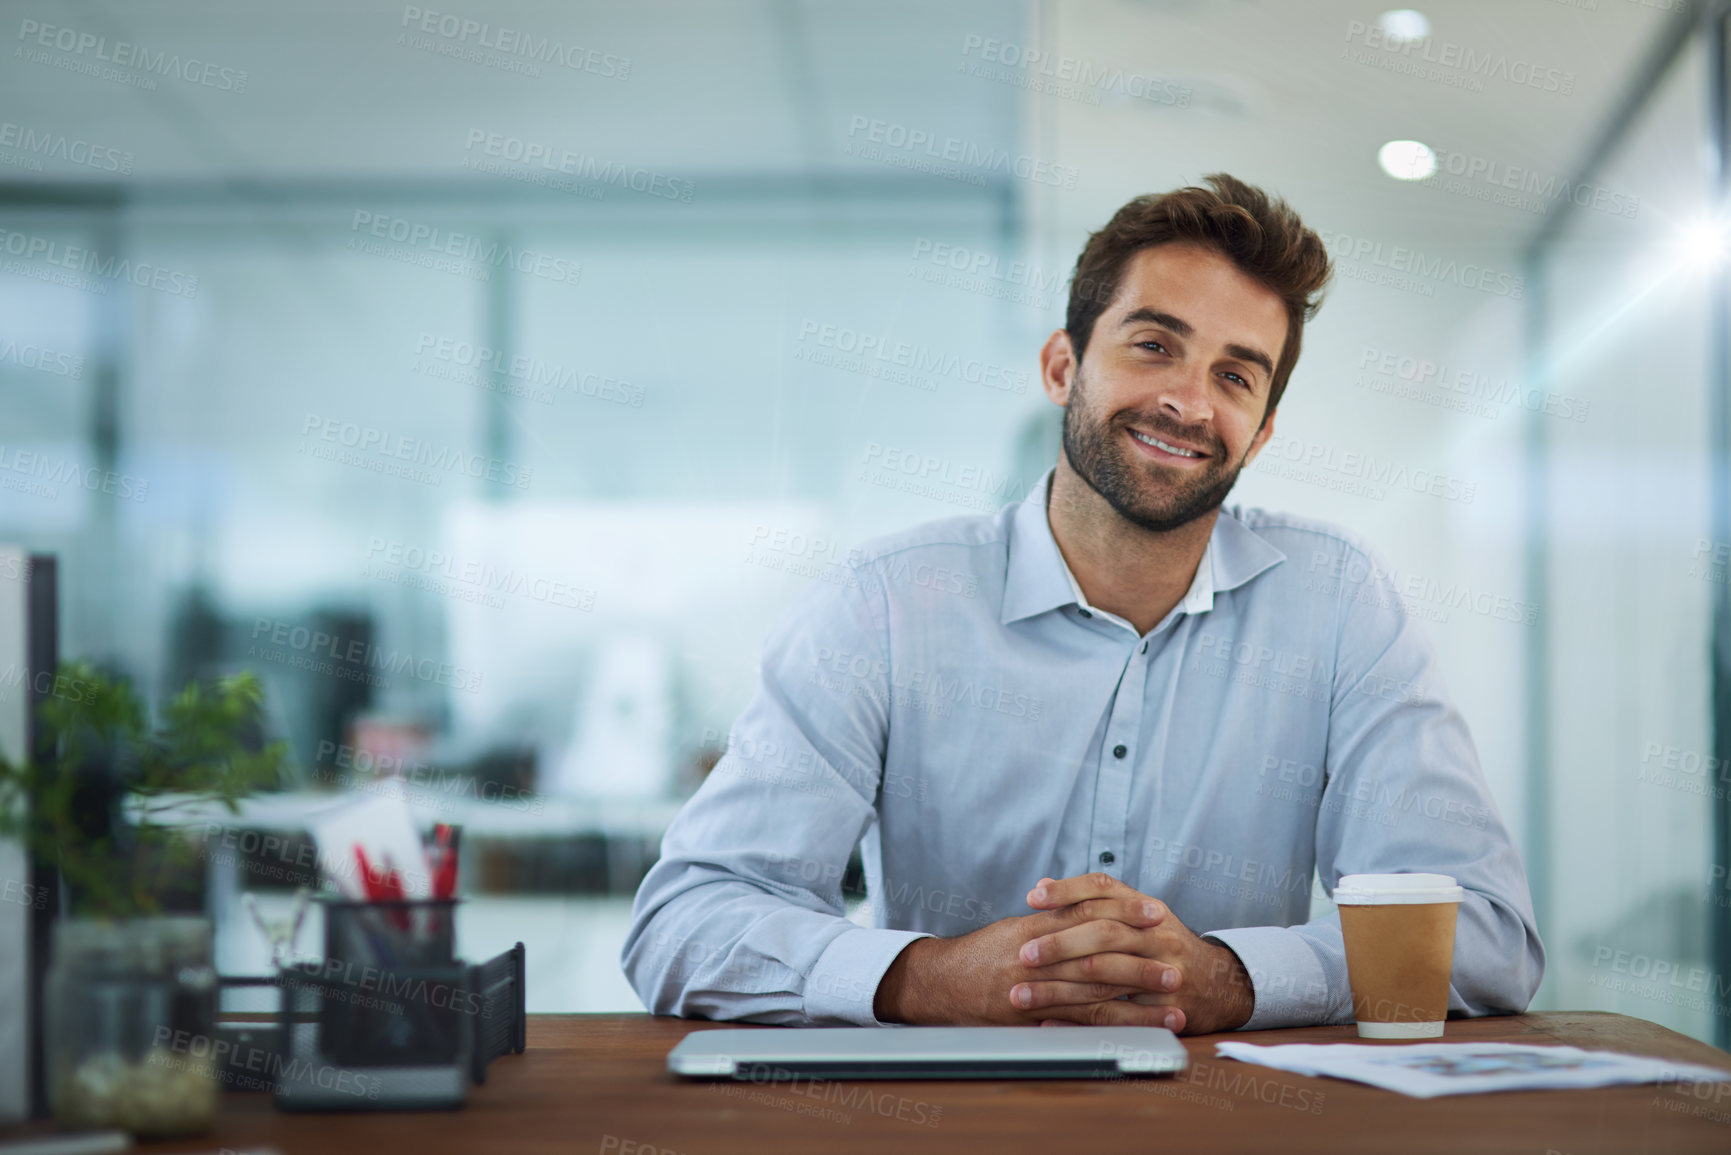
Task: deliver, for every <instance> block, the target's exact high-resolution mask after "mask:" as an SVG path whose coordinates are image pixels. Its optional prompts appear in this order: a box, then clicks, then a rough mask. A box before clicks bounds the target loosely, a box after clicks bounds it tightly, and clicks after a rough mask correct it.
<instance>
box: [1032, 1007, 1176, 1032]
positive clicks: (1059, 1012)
mask: <svg viewBox="0 0 1731 1155" xmlns="http://www.w3.org/2000/svg"><path fill="white" fill-rule="evenodd" d="M1040 1013H1041V1014H1042V1015H1043V1016H1044V1017H1043V1018H1042V1019H1041V1020H1040V1025H1041V1026H1042V1027H1047V1026H1069V1025H1071V1024H1072V1023H1080V1024H1081V1025H1082V1026H1085V1027H1165V1028H1166V1029H1167V1030H1169V1031H1174V1032H1176V1031H1182V1030H1183V1029H1184V1021H1185V1020H1184V1011H1183V1009H1182V1008H1180V1007H1147V1006H1143V1005H1142V1004H1140V1003H1133V1002H1128V1001H1126V1000H1124V999H1112V1000H1110V1001H1108V1002H1104V1003H1079V1004H1077V1005H1076V1006H1073V1007H1047V1008H1046V1009H1045V1010H1043V1011H1041V1012H1040Z"/></svg>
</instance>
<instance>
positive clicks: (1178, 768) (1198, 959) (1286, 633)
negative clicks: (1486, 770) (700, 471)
mask: <svg viewBox="0 0 1731 1155" xmlns="http://www.w3.org/2000/svg"><path fill="white" fill-rule="evenodd" d="M1206 184H1207V187H1205V188H1200V187H1192V188H1184V189H1179V190H1177V191H1175V192H1171V193H1167V194H1164V195H1161V196H1148V197H1139V198H1137V199H1136V200H1133V201H1131V202H1130V203H1129V204H1127V205H1125V206H1124V207H1123V208H1122V209H1120V210H1119V211H1118V213H1117V214H1116V215H1115V216H1114V217H1113V218H1112V220H1111V221H1110V222H1109V223H1108V224H1107V225H1106V227H1105V228H1104V229H1102V230H1101V231H1100V232H1098V233H1096V234H1094V235H1093V236H1092V237H1091V238H1090V239H1089V241H1088V244H1087V246H1086V247H1085V248H1084V250H1083V252H1082V255H1081V257H1080V259H1079V260H1078V261H1077V264H1076V272H1075V276H1074V277H1073V278H1072V281H1071V288H1070V301H1069V310H1068V313H1067V316H1066V319H1065V327H1064V328H1063V329H1061V330H1059V331H1057V332H1055V333H1053V334H1052V336H1051V337H1050V338H1049V339H1048V340H1047V341H1046V344H1045V346H1044V348H1043V349H1042V350H1041V352H1040V366H1041V380H1042V384H1043V386H1044V388H1045V391H1046V395H1047V396H1048V397H1049V398H1050V399H1051V400H1052V401H1053V402H1055V403H1056V404H1058V405H1061V406H1063V407H1064V437H1063V452H1062V454H1061V455H1060V457H1059V459H1058V461H1057V464H1056V466H1055V467H1054V468H1053V469H1052V470H1050V471H1048V472H1047V474H1046V475H1045V476H1044V477H1043V478H1042V479H1041V481H1040V483H1039V485H1038V487H1037V488H1036V489H1035V490H1034V492H1032V493H1031V494H1030V495H1029V496H1028V498H1027V499H1026V500H1025V501H1022V502H1020V503H1018V504H1015V505H1011V506H1008V507H1006V508H1005V509H1003V510H1002V511H1000V512H999V513H998V514H996V515H995V516H991V517H956V518H949V519H945V520H942V521H937V522H932V523H929V524H927V525H922V526H919V527H916V528H914V529H912V530H909V531H906V532H904V533H901V534H896V535H893V536H891V537H888V538H883V539H879V540H877V541H874V542H871V543H869V544H868V545H866V546H864V547H862V548H861V549H859V550H856V551H854V554H853V555H852V556H851V557H850V559H849V562H848V564H847V565H845V566H840V567H837V569H836V571H835V572H834V573H832V574H830V575H827V576H828V577H829V578H831V579H833V580H826V581H821V582H814V583H813V585H812V587H811V588H810V589H809V590H807V591H806V592H805V593H804V594H803V595H802V596H801V597H800V598H799V599H798V600H797V601H796V603H795V605H794V607H793V608H792V610H791V611H790V612H789V614H788V616H787V617H786V619H785V620H784V621H783V622H782V623H781V624H780V625H778V627H777V628H776V630H775V631H774V633H773V634H772V635H771V636H770V638H769V640H768V642H767V643H766V645H765V647H764V654H763V662H762V669H761V680H760V683H759V686H758V690H757V693H756V694H755V696H754V697H753V699H752V701H751V703H750V704H749V706H748V707H747V708H746V710H745V712H744V713H743V714H742V715H741V716H740V718H739V720H738V721H737V722H736V723H735V725H734V728H733V731H732V734H731V735H730V739H729V746H728V750H727V753H726V754H725V755H724V756H723V757H722V759H721V761H720V762H719V763H718V764H717V765H716V767H715V769H714V771H712V772H711V774H710V775H709V778H708V780H707V781H705V782H704V784H703V786H702V788H701V789H700V790H698V792H697V794H696V795H695V796H694V797H693V798H692V799H691V801H690V802H689V803H687V805H686V806H685V808H684V809H683V810H682V811H681V812H680V814H679V816H678V818H677V819H676V820H675V821H674V823H673V825H672V827H671V828H670V829H669V830H668V833H667V836H666V839H665V841H664V842H663V844H662V856H661V860H660V861H659V862H658V863H657V864H656V865H655V866H654V868H653V869H652V870H651V871H650V873H649V876H648V877H647V878H646V879H645V880H644V882H643V886H642V888H641V890H639V892H638V895H637V902H636V906H635V908H634V911H633V919H632V927H631V931H630V934H629V937H628V938H627V941H626V945H625V951H624V956H623V961H624V965H625V970H626V973H627V974H628V975H629V977H630V978H631V980H632V982H633V984H634V986H635V987H636V989H637V992H638V994H639V995H641V996H642V998H643V1001H644V1003H645V1004H646V1005H647V1006H648V1007H649V1008H650V1009H651V1010H653V1011H656V1012H657V1013H664V1014H681V1015H693V1016H703V1017H708V1018H725V1019H749V1020H754V1021H759V1022H773V1023H795V1024H807V1023H808V1024H848V1023H855V1024H867V1025H869V1024H877V1023H891V1022H911V1023H955V1024H990V1023H1005V1024H1010V1023H1041V1022H1079V1023H1095V1024H1113V1023H1122V1024H1137V1025H1146V1026H1167V1027H1171V1028H1172V1029H1174V1030H1180V1031H1184V1032H1187V1033H1202V1032H1210V1031H1222V1030H1232V1029H1235V1028H1241V1027H1248V1028H1262V1027H1281V1026H1296V1025H1304V1024H1312V1023H1329V1022H1345V1021H1349V1020H1350V1019H1351V1017H1352V1000H1351V992H1350V988H1349V986H1348V983H1347V973H1346V963H1345V956H1344V952H1343V949H1342V944H1341V935H1340V920H1339V916H1338V915H1335V914H1329V915H1327V916H1326V917H1321V918H1317V919H1310V918H1309V914H1310V894H1311V879H1312V875H1313V874H1315V875H1319V876H1320V878H1321V882H1322V884H1323V886H1324V887H1325V888H1326V889H1328V890H1329V891H1332V890H1333V888H1334V885H1335V883H1336V881H1337V880H1338V879H1339V877H1340V876H1341V875H1343V874H1353V873H1379V872H1402V871H1430V872H1436V873H1441V874H1452V875H1454V876H1455V877H1456V879H1457V880H1458V881H1459V882H1460V884H1461V885H1462V886H1463V887H1464V888H1465V891H1466V898H1465V900H1464V901H1463V902H1462V904H1461V907H1460V915H1459V923H1458V927H1457V932H1456V940H1455V959H1454V972H1453V976H1452V982H1451V986H1450V994H1449V1002H1450V1010H1451V1011H1452V1012H1453V1013H1456V1014H1498V1013H1502V1014H1507V1013H1515V1012H1518V1011H1521V1010H1524V1009H1525V1008H1526V1006H1527V1003H1528V1002H1529V1000H1530V999H1531V997H1532V994H1533V992H1534V990H1535V989H1536V988H1537V987H1538V984H1539V979H1540V977H1541V975H1542V974H1543V970H1544V949H1543V947H1542V946H1541V945H1540V942H1539V938H1538V933H1537V931H1536V929H1535V927H1534V923H1533V914H1532V903H1531V899H1530V897H1529V895H1528V891H1527V883H1526V877H1525V874H1524V872H1523V870H1522V867H1521V862H1520V859H1519V856H1518V855H1517V854H1516V852H1515V850H1514V847H1513V846H1512V844H1511V843H1510V841H1509V838H1508V834H1507V832H1506V830H1505V828H1504V827H1503V824H1502V822H1501V820H1500V819H1499V817H1498V816H1497V813H1496V809H1495V807H1494V805H1493V803H1492V800H1491V798H1490V795H1489V792H1488V791H1487V789H1486V787H1485V783H1484V780H1483V777H1482V775H1481V774H1480V772H1479V769H1478V765H1477V758H1476V755H1475V753H1474V750H1473V745H1472V740H1471V738H1470V737H1469V735H1468V733H1467V729H1466V725H1465V723H1464V722H1463V721H1462V719H1461V717H1460V715H1459V714H1458V713H1457V712H1456V711H1455V709H1454V708H1453V707H1452V706H1451V705H1450V703H1449V700H1448V697H1447V695H1446V692H1445V690H1444V688H1443V685H1442V682H1441V679H1440V677H1439V675H1438V673H1437V670H1436V660H1435V656H1434V653H1433V650H1432V647H1431V645H1430V642H1429V640H1428V639H1427V637H1426V636H1425V634H1424V631H1423V630H1422V629H1421V628H1420V626H1419V625H1418V623H1417V622H1416V621H1415V620H1414V619H1413V618H1412V617H1410V616H1409V615H1408V613H1407V611H1406V609H1405V607H1404V605H1403V603H1402V601H1401V597H1400V595H1399V592H1398V590H1396V589H1395V588H1394V585H1393V583H1392V582H1391V580H1390V579H1389V577H1388V571H1387V569H1386V568H1385V567H1383V566H1381V565H1379V564H1377V562H1376V561H1375V559H1374V557H1372V556H1371V555H1370V553H1369V552H1368V550H1367V549H1366V547H1365V546H1364V545H1362V544H1361V543H1359V542H1358V541H1357V540H1356V539H1355V538H1354V537H1352V536H1351V535H1350V534H1348V533H1346V532H1344V531H1341V530H1339V529H1336V528H1334V527H1332V526H1328V525H1325V524H1321V523H1318V522H1313V521H1309V520H1304V519H1300V518H1296V517H1290V516H1286V515H1281V514H1272V513H1267V512H1263V511H1258V510H1240V509H1232V510H1223V509H1222V503H1223V502H1224V501H1225V499H1226V496H1227V494H1228V493H1229V492H1230V490H1231V489H1232V486H1233V483H1234V482H1235V481H1236V480H1237V478H1238V475H1239V473H1240V472H1241V471H1242V470H1243V469H1244V468H1245V467H1246V466H1247V465H1248V464H1249V463H1250V462H1251V461H1253V460H1254V459H1255V457H1256V454H1257V452H1258V451H1259V450H1260V449H1261V448H1262V446H1263V445H1264V444H1265V443H1266V442H1267V440H1268V438H1269V437H1270V435H1271V434H1272V433H1273V430H1274V419H1275V412H1276V407H1277V406H1278V404H1279V402H1280V400H1281V396H1282V393H1283V392H1284V390H1285V388H1286V384H1287V380H1288V378H1289V377H1290V376H1291V374H1292V370H1293V366H1294V365H1295V364H1296V363H1297V361H1298V353H1299V346H1300V337H1301V335H1302V333H1303V327H1304V323H1305V321H1306V320H1308V319H1309V318H1310V317H1311V316H1312V315H1313V314H1314V312H1315V310H1316V307H1317V304H1318V301H1319V297H1320V293H1321V291H1322V288H1323V286H1324V285H1325V284H1326V282H1327V280H1328V277H1329V273H1330V269H1329V264H1328V258H1327V254H1326V251H1325V249H1324V247H1323V244H1322V242H1321V240H1320V239H1319V238H1318V237H1317V236H1316V234H1315V233H1313V232H1312V231H1310V230H1309V229H1307V228H1306V227H1305V226H1304V225H1303V224H1302V222H1300V221H1299V219H1298V217H1297V216H1296V215H1295V214H1294V213H1293V212H1292V210H1291V209H1289V208H1288V207H1287V206H1286V205H1285V204H1284V203H1281V202H1278V201H1272V200H1271V199H1270V198H1269V197H1267V196H1266V195H1265V194H1264V193H1262V192H1261V191H1260V190H1258V189H1255V188H1252V187H1250V186H1248V185H1246V184H1244V183H1242V182H1240V181H1238V180H1235V179H1233V178H1231V177H1228V176H1224V175H1215V176H1211V177H1209V178H1208V179H1207V182H1206ZM939 571H949V572H951V573H953V574H961V575H965V577H966V579H967V580H965V581H962V582H947V583H934V582H931V581H922V580H921V579H920V577H919V575H920V574H921V573H927V574H930V573H935V572H939ZM856 845H857V846H859V847H860V848H861V854H862V858H863V860H864V863H865V870H866V882H867V891H868V895H869V898H868V902H867V906H866V913H867V915H868V916H869V919H868V920H866V921H869V924H870V925H860V924H859V923H856V922H854V921H851V920H849V919H848V918H847V917H845V916H844V907H843V900H842V894H841V877H842V871H843V868H844V865H845V864H846V862H847V860H848V857H849V854H850V853H851V851H852V850H853V848H854V847H855V846H856Z"/></svg>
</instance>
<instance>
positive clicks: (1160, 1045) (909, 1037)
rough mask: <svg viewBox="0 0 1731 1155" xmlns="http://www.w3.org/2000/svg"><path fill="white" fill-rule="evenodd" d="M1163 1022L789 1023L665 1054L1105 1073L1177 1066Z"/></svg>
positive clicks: (960, 1073)
mask: <svg viewBox="0 0 1731 1155" xmlns="http://www.w3.org/2000/svg"><path fill="white" fill-rule="evenodd" d="M1188 1061H1189V1060H1188V1056H1187V1055H1186V1053H1185V1050H1184V1045H1183V1044H1182V1043H1180V1042H1179V1041H1178V1039H1177V1037H1176V1036H1174V1035H1173V1034H1172V1032H1171V1031H1168V1030H1166V1029H1165V1028H1163V1027H786V1028H782V1029H779V1030H777V1029H768V1030H765V1029H762V1028H758V1029H756V1030H746V1031H741V1030H716V1031H693V1032H692V1033H691V1034H689V1035H687V1036H685V1038H684V1039H683V1040H682V1041H681V1042H680V1044H679V1045H678V1046H677V1047H674V1048H673V1050H672V1051H670V1052H668V1055H667V1069H668V1070H669V1071H672V1072H673V1073H674V1074H676V1075H685V1076H687V1077H689V1078H709V1079H739V1080H749V1081H752V1082H759V1083H769V1082H777V1081H782V1080H789V1079H795V1078H823V1079H1106V1078H1112V1077H1114V1076H1118V1075H1160V1074H1169V1073H1171V1072H1174V1071H1182V1070H1183V1069H1184V1067H1185V1064H1186V1063H1187V1062H1188Z"/></svg>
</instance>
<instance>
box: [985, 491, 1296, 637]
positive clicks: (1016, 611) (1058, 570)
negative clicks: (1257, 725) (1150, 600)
mask: <svg viewBox="0 0 1731 1155" xmlns="http://www.w3.org/2000/svg"><path fill="white" fill-rule="evenodd" d="M1056 471H1057V467H1056V466H1054V467H1053V468H1051V469H1048V470H1046V473H1045V475H1044V476H1043V477H1041V478H1040V480H1039V482H1038V483H1037V484H1036V485H1035V486H1034V488H1033V489H1032V490H1031V491H1030V492H1029V494H1028V496H1027V497H1026V498H1024V499H1023V500H1022V502H1021V504H1019V505H1018V506H1017V507H1016V509H1015V511H1014V512H1013V513H1012V514H1011V517H1010V543H1009V551H1010V556H1009V563H1008V566H1009V568H1008V572H1007V573H1006V575H1005V579H1004V609H1003V613H1002V614H1001V615H1000V617H999V620H1000V621H1002V622H1004V623H1006V624H1008V623H1010V622H1014V621H1020V620H1021V619H1022V618H1031V617H1033V616H1034V615H1035V614H1040V613H1045V612H1046V611H1047V610H1054V609H1058V608H1059V607H1061V606H1068V605H1076V606H1083V607H1087V608H1089V609H1093V607H1089V606H1088V602H1087V599H1086V598H1085V597H1083V595H1082V589H1081V587H1080V586H1079V585H1077V583H1076V578H1075V575H1074V574H1072V573H1071V572H1070V567H1069V566H1068V565H1066V564H1065V562H1064V555H1063V554H1062V553H1060V552H1059V551H1058V543H1057V541H1056V539H1054V538H1053V537H1052V523H1051V522H1050V521H1048V520H1047V518H1046V495H1047V494H1048V493H1049V492H1051V486H1052V475H1053V474H1054V473H1055V472H1056ZM1285 560H1286V555H1285V554H1284V553H1282V552H1281V551H1280V550H1278V549H1276V548H1275V547H1274V546H1273V545H1272V544H1270V543H1269V542H1268V541H1267V540H1265V539H1264V538H1263V537H1261V536H1260V535H1259V534H1257V532H1256V531H1255V530H1253V529H1251V528H1250V527H1249V526H1247V525H1245V524H1244V523H1243V522H1242V521H1239V520H1238V518H1236V517H1234V516H1233V515H1232V514H1231V513H1230V512H1229V511H1227V510H1221V511H1220V516H1219V517H1217V518H1215V519H1214V532H1213V533H1212V534H1210V535H1209V538H1208V546H1207V548H1206V549H1205V550H1204V551H1203V553H1202V561H1201V563H1200V564H1198V565H1197V567H1196V577H1195V578H1194V579H1193V580H1192V581H1191V583H1190V590H1189V592H1187V593H1186V594H1185V595H1184V600H1183V601H1181V602H1180V603H1178V607H1177V608H1178V609H1179V611H1181V612H1183V613H1187V614H1200V613H1206V612H1207V611H1209V610H1211V609H1213V608H1214V595H1215V594H1217V593H1223V592H1225V591H1226V590H1231V589H1237V588H1238V587H1239V586H1241V585H1243V584H1244V583H1245V582H1247V581H1249V580H1250V579H1251V578H1253V577H1255V576H1256V575H1257V574H1259V573H1261V572H1262V571H1264V570H1266V569H1268V568H1270V567H1271V566H1275V565H1278V564H1279V563H1281V562H1283V561H1285ZM1093 612H1095V613H1100V612H1102V611H1100V610H1093Z"/></svg>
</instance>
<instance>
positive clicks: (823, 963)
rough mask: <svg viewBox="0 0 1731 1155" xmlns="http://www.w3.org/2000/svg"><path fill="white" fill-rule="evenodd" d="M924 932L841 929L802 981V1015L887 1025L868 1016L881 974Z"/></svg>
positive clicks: (812, 1018)
mask: <svg viewBox="0 0 1731 1155" xmlns="http://www.w3.org/2000/svg"><path fill="white" fill-rule="evenodd" d="M931 937H932V936H931V935H929V934H926V933H924V932H922V931H915V930H879V929H876V928H873V927H863V926H856V927H850V928H849V929H847V930H844V931H842V933H840V934H838V935H837V936H836V937H835V940H834V941H833V942H831V943H830V944H829V945H828V946H827V947H825V948H824V951H823V953H822V954H821V955H819V956H818V957H817V965H816V966H813V967H812V968H811V973H810V974H809V975H807V976H806V979H805V1014H806V1018H807V1019H809V1020H810V1021H811V1022H813V1023H823V1022H826V1021H830V1022H833V1021H835V1020H837V1019H839V1020H841V1021H842V1022H845V1023H851V1024H853V1025H854V1026H859V1027H887V1026H889V1025H890V1024H889V1023H880V1022H878V1019H877V1016H876V1015H874V1014H873V1013H872V1002H873V1001H874V1000H875V999H876V998H877V993H878V983H879V982H880V981H882V979H883V977H884V972H885V971H887V970H889V969H890V964H891V963H893V962H895V961H896V956H897V955H899V954H901V953H902V951H903V950H904V949H906V947H907V945H908V944H909V943H910V942H913V941H914V940H915V939H916V938H931Z"/></svg>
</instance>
